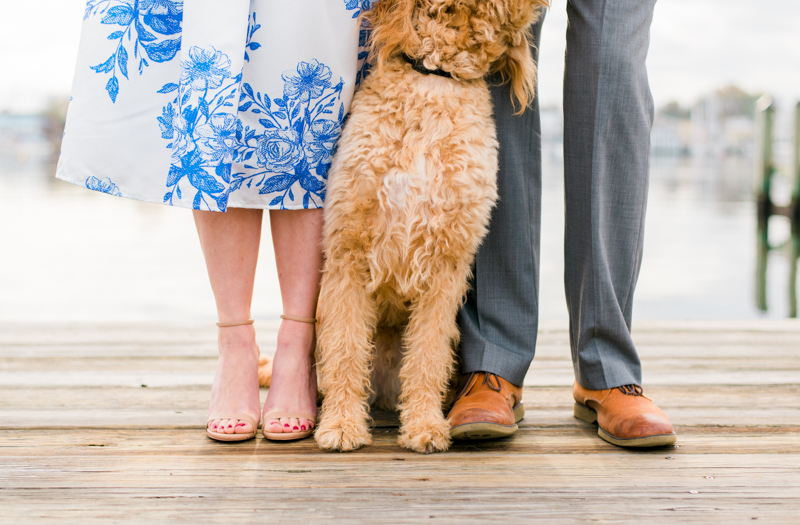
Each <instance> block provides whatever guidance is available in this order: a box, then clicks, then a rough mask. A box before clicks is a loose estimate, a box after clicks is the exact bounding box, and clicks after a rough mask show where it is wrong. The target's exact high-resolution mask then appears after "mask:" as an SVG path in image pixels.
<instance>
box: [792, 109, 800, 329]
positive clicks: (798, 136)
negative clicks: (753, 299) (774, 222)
mask: <svg viewBox="0 0 800 525" xmlns="http://www.w3.org/2000/svg"><path fill="white" fill-rule="evenodd" d="M792 179H793V182H794V187H793V190H792V206H791V212H792V213H791V221H792V241H791V242H792V255H791V258H790V259H789V317H792V318H796V317H797V260H798V259H799V258H800V102H798V103H797V105H796V106H795V111H794V164H793V165H792Z"/></svg>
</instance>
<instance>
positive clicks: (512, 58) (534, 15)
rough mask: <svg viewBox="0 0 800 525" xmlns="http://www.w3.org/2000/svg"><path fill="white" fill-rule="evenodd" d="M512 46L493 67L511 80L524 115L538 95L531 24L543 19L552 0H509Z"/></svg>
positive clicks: (513, 92)
mask: <svg viewBox="0 0 800 525" xmlns="http://www.w3.org/2000/svg"><path fill="white" fill-rule="evenodd" d="M504 3H505V4H506V8H507V9H508V13H507V14H508V22H509V24H508V33H507V35H506V38H507V42H508V49H507V50H506V52H505V54H504V55H503V56H502V57H501V58H500V60H498V61H497V62H496V63H495V64H494V65H493V67H492V72H495V73H496V72H499V73H500V74H501V75H502V77H503V80H504V81H505V82H510V83H511V99H512V101H513V102H514V103H515V104H514V105H515V106H516V105H519V109H518V111H517V112H516V114H517V115H520V114H522V113H523V112H524V111H525V109H526V108H527V107H528V105H529V104H530V103H531V102H533V97H534V96H535V94H536V62H535V61H534V60H533V53H532V52H531V43H530V39H531V35H530V32H531V31H530V30H531V24H533V23H535V22H536V21H538V20H539V17H540V16H541V12H542V10H543V9H544V8H546V7H548V6H549V1H548V0H507V1H506V2H504Z"/></svg>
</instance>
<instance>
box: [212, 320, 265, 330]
mask: <svg viewBox="0 0 800 525" xmlns="http://www.w3.org/2000/svg"><path fill="white" fill-rule="evenodd" d="M255 322H256V320H255V319H247V320H245V321H232V322H230V323H217V326H219V327H220V328H227V327H229V326H242V325H244V324H253V323H255Z"/></svg>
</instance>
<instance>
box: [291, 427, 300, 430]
mask: <svg viewBox="0 0 800 525" xmlns="http://www.w3.org/2000/svg"><path fill="white" fill-rule="evenodd" d="M292 430H300V429H299V428H297V427H292Z"/></svg>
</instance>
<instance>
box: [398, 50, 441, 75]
mask: <svg viewBox="0 0 800 525" xmlns="http://www.w3.org/2000/svg"><path fill="white" fill-rule="evenodd" d="M402 57H403V60H405V61H406V62H408V63H409V64H411V69H413V70H414V71H416V72H417V73H422V74H423V75H436V76H440V77H445V78H453V75H451V74H450V73H449V72H447V71H445V70H443V69H428V68H426V67H425V66H424V65H423V64H422V60H417V59H416V58H411V57H410V56H408V55H406V54H405V53H403V55H402Z"/></svg>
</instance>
